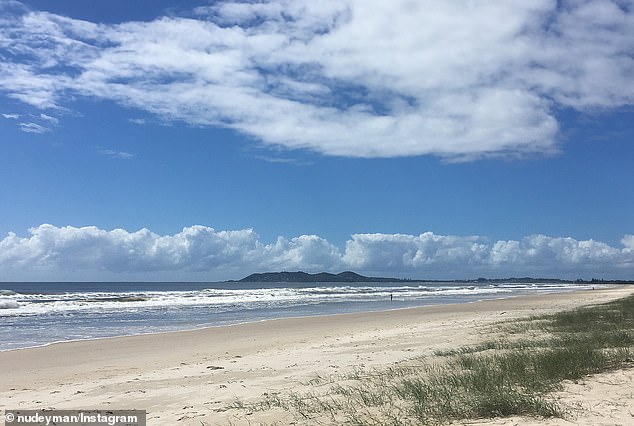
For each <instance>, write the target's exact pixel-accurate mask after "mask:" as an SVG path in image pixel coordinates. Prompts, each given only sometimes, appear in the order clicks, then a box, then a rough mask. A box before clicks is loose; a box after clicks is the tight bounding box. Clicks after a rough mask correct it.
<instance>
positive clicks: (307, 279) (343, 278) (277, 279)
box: [227, 271, 633, 284]
mask: <svg viewBox="0 0 634 426" xmlns="http://www.w3.org/2000/svg"><path fill="white" fill-rule="evenodd" d="M227 282H241V283H387V282H390V283H393V282H426V283H429V282H436V283H492V284H495V283H531V282H534V283H589V284H601V283H605V284H632V283H633V282H632V281H624V280H603V279H597V278H593V279H591V280H582V279H577V280H562V279H557V278H533V277H520V278H518V277H511V278H475V279H464V280H425V279H409V278H390V277H367V276H364V275H360V274H357V273H356V272H352V271H345V272H341V273H339V274H332V273H329V272H319V273H316V274H309V273H307V272H303V271H296V272H286V271H284V272H264V273H256V274H251V275H249V276H247V277H244V278H242V279H241V280H237V281H236V280H230V281H227Z"/></svg>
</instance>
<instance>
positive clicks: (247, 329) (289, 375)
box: [0, 285, 634, 425]
mask: <svg viewBox="0 0 634 426" xmlns="http://www.w3.org/2000/svg"><path fill="white" fill-rule="evenodd" d="M632 293H634V287H633V286H625V285H624V286H615V287H613V288H609V289H598V290H584V291H574V292H565V293H549V294H541V295H527V296H515V297H509V298H501V299H495V300H485V301H478V302H468V303H459V304H443V305H430V306H422V307H413V308H402V309H394V310H388V311H377V312H363V313H351V314H335V315H323V316H307V317H296V318H280V319H270V320H263V321H259V322H249V323H242V324H234V325H225V326H216V327H206V328H201V329H196V330H188V331H173V332H162V333H150V334H144V335H133V336H123V337H108V338H100V339H93V340H78V341H72V342H68V341H65V342H61V343H58V344H51V345H47V346H40V347H34V348H25V349H16V350H9V351H3V352H0V378H1V380H0V382H1V384H0V408H24V409H37V408H46V407H54V408H56V409H74V408H75V409H76V408H104V409H115V408H137V409H145V410H148V424H151V425H155V424H157V425H162V424H165V425H168V424H174V423H175V422H176V421H178V419H183V420H182V421H181V422H179V424H185V425H190V424H192V425H194V424H195V425H200V424H201V422H205V423H203V424H229V422H232V423H233V424H248V421H249V420H250V421H252V422H254V423H257V422H270V423H274V422H275V421H278V420H276V419H277V418H278V417H279V416H283V414H284V413H279V412H273V413H269V414H267V413H264V414H262V416H264V417H262V418H260V417H258V418H257V420H256V418H255V417H254V416H247V415H246V414H245V413H244V412H241V411H239V410H235V409H231V408H230V405H231V403H232V402H235V401H236V400H237V399H240V400H245V401H253V400H257V398H260V397H261V396H262V395H263V394H264V393H267V392H268V393H270V392H278V391H293V390H301V389H302V387H303V386H304V384H305V383H306V382H308V381H310V380H312V379H314V378H315V377H328V376H331V375H342V374H347V373H349V372H351V371H354V369H355V368H374V367H377V368H378V367H385V366H390V365H393V364H394V363H399V362H406V361H407V360H408V359H413V358H415V357H419V356H426V355H428V354H433V352H434V351H436V350H442V349H449V348H454V347H459V346H463V345H465V344H471V343H477V342H479V341H481V340H482V339H483V338H484V337H483V335H482V333H483V329H484V328H486V327H487V326H488V325H491V324H493V323H495V322H498V321H501V320H507V319H511V318H517V317H525V316H529V315H539V314H544V313H549V312H556V311H560V310H565V309H571V308H574V307H578V306H583V305H590V304H597V303H602V302H607V301H609V300H614V299H617V298H620V297H624V296H626V295H629V294H632ZM183 407H185V408H183ZM258 415H260V414H259V413H258ZM269 415H271V416H273V417H271V418H269V417H267V416H269ZM276 416H278V417H276Z"/></svg>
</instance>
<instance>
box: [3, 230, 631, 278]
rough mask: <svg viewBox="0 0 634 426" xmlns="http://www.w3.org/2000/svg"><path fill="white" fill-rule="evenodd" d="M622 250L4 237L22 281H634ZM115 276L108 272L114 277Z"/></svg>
mask: <svg viewBox="0 0 634 426" xmlns="http://www.w3.org/2000/svg"><path fill="white" fill-rule="evenodd" d="M633 241H634V240H633V237H632V235H626V236H625V237H624V238H623V240H622V244H623V247H622V248H617V247H611V246H610V245H608V244H605V243H602V242H598V241H593V240H583V241H580V240H575V239H573V238H569V237H568V238H563V237H548V236H544V235H533V236H527V237H525V238H523V239H521V240H519V241H513V240H511V241H496V242H489V241H488V239H486V238H484V237H480V236H467V237H462V236H445V235H436V234H434V233H431V232H426V233H423V234H420V235H406V234H355V235H352V237H351V238H350V240H348V241H347V243H346V245H345V249H344V250H343V251H342V250H340V249H339V248H338V247H336V246H335V245H333V244H331V243H330V242H328V241H327V240H325V239H324V238H321V237H319V236H316V235H301V236H298V237H294V238H290V239H288V238H284V237H279V238H278V239H277V240H276V241H275V242H274V243H266V242H263V241H261V240H260V238H259V236H258V235H257V234H256V233H255V232H254V231H253V230H252V229H243V230H237V231H217V230H215V229H213V228H210V227H206V226H192V227H188V228H184V229H183V230H182V231H181V232H178V233H176V234H173V235H158V234H156V233H153V232H151V231H150V230H148V229H141V230H139V231H135V232H129V231H126V230H123V229H114V230H111V231H107V230H103V229H99V228H97V227H94V226H93V227H83V228H77V227H72V226H67V227H56V226H53V225H46V224H45V225H40V226H38V227H36V228H32V229H30V230H29V235H28V236H25V237H20V236H17V235H16V234H15V233H10V234H9V235H7V236H6V237H5V238H4V239H1V240H0V274H2V275H3V276H5V277H11V279H16V280H29V279H41V278H40V277H48V279H49V280H50V279H62V280H72V279H77V278H78V277H81V279H92V280H99V279H130V278H131V277H132V278H136V279H148V277H151V278H152V279H205V280H216V279H228V278H241V277H242V276H246V275H248V274H250V273H252V272H262V271H279V270H289V271H290V270H305V271H308V272H317V271H331V272H339V271H342V270H346V269H351V270H355V271H357V272H360V273H366V274H378V275H391V276H406V277H414V278H434V279H436V278H449V279H452V278H474V277H477V276H489V277H508V276H524V275H532V276H537V277H545V276H548V277H564V278H578V277H585V278H591V277H604V278H621V279H622V278H631V277H632V273H634V242H633ZM105 277H107V278H105Z"/></svg>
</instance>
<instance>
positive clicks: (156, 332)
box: [0, 284, 634, 354]
mask: <svg viewBox="0 0 634 426" xmlns="http://www.w3.org/2000/svg"><path fill="white" fill-rule="evenodd" d="M628 285H629V284H601V288H599V289H598V290H607V289H611V288H619V287H627V286H628ZM632 287H633V288H634V286H632ZM584 291H596V290H594V288H593V290H578V289H577V290H552V291H548V290H545V291H543V292H540V293H537V294H509V295H507V296H501V295H495V296H492V297H491V298H483V299H477V300H466V301H464V302H447V303H430V304H425V305H417V306H405V307H400V308H387V309H377V310H367V311H366V310H362V311H355V312H342V313H334V314H333V313H324V314H313V315H297V316H282V317H277V318H264V319H254V320H246V321H239V322H235V323H225V324H218V325H213V324H211V325H201V326H194V327H193V328H183V329H176V330H158V331H149V332H147V333H133V334H118V335H113V336H100V337H86V338H78V339H68V340H56V341H53V342H47V343H42V344H36V345H34V346H25V347H19V348H10V349H0V354H2V353H5V352H12V351H24V350H28V349H36V348H45V347H49V346H55V345H61V344H67V343H74V342H84V341H101V340H108V339H116V338H122V337H134V336H151V335H163V334H171V333H181V332H190V331H199V330H205V329H215V328H219V327H232V326H237V325H245V324H254V323H261V322H267V321H277V320H294V319H302V318H314V317H330V316H332V317H337V316H341V315H353V314H373V313H380V312H390V311H401V310H408V309H420V308H427V307H433V306H449V305H462V304H472V303H479V302H487V301H493V300H505V299H513V298H518V297H520V298H522V297H534V296H547V295H552V294H568V293H576V292H584Z"/></svg>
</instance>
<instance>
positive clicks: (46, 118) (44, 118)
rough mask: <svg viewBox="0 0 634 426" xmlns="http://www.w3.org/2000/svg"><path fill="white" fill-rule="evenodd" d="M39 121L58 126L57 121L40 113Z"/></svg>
mask: <svg viewBox="0 0 634 426" xmlns="http://www.w3.org/2000/svg"><path fill="white" fill-rule="evenodd" d="M40 119H42V120H44V121H48V122H49V123H52V124H58V123H59V119H58V118H55V117H52V116H50V115H46V114H44V113H40Z"/></svg>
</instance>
